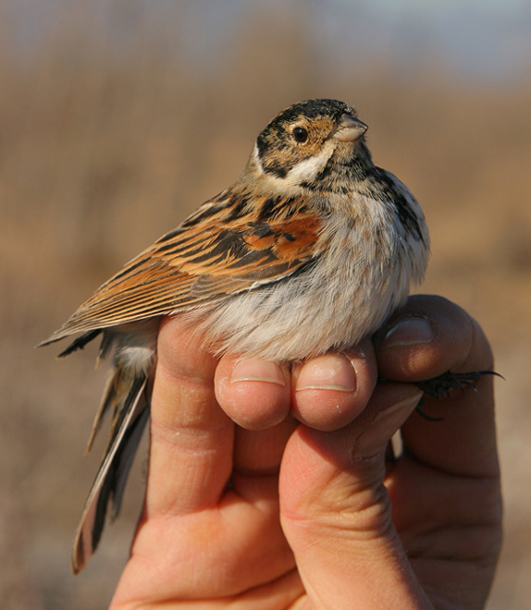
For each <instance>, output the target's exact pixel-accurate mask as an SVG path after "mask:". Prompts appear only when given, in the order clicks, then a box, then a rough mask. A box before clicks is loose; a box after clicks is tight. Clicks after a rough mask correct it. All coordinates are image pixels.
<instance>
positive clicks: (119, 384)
mask: <svg viewBox="0 0 531 610" xmlns="http://www.w3.org/2000/svg"><path fill="white" fill-rule="evenodd" d="M147 379H148V375H147V374H146V373H138V374H129V373H128V372H127V371H125V372H124V371H123V370H122V369H116V370H115V371H114V374H113V376H112V377H111V380H110V383H109V386H108V388H107V391H106V393H105V395H104V399H103V402H102V407H101V408H100V411H99V413H98V416H97V418H96V419H97V421H96V422H95V428H94V430H93V434H92V436H91V440H90V441H89V446H90V445H91V444H92V440H93V438H94V433H95V430H96V429H97V426H99V421H98V420H99V419H101V414H102V413H103V412H104V411H105V410H106V409H107V408H108V405H110V404H112V406H113V407H114V413H115V416H114V418H113V424H112V430H111V435H110V438H109V442H108V445H107V448H106V450H105V453H104V456H103V460H102V463H101V466H100V468H99V470H98V473H97V475H96V478H95V479H94V483H93V484H92V488H91V490H90V493H89V496H88V498H87V501H86V502H85V506H84V508H83V512H82V514H81V519H80V522H79V525H78V528H77V530H76V535H75V539H74V547H73V549H72V571H73V572H74V574H77V573H78V572H80V571H81V570H82V569H83V568H84V567H85V564H86V562H87V561H88V559H89V557H90V556H91V555H92V553H94V551H95V550H96V548H97V546H98V543H99V541H100V538H101V534H102V532H103V528H104V526H105V517H106V514H107V508H108V505H109V502H110V503H111V504H112V508H111V518H112V519H114V518H116V517H117V516H118V514H119V512H120V507H121V503H122V497H123V493H124V489H125V484H126V481H127V476H128V474H129V470H130V468H131V465H132V463H133V459H134V456H135V453H136V450H137V448H138V445H139V443H140V440H141V438H142V432H143V431H144V428H145V425H146V422H147V421H148V419H149V404H148V400H147V396H146V383H147ZM106 402H107V406H105V403H106Z"/></svg>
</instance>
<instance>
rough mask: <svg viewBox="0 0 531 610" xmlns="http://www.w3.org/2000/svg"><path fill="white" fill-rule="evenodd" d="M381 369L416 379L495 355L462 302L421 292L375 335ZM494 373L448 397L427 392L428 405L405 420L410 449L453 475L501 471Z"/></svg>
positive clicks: (487, 361) (474, 367)
mask: <svg viewBox="0 0 531 610" xmlns="http://www.w3.org/2000/svg"><path fill="white" fill-rule="evenodd" d="M375 342H376V345H377V348H376V356H377V361H378V370H379V371H380V373H381V374H382V375H383V376H385V377H386V378H389V379H392V380H393V381H395V380H396V381H402V382H414V381H422V380H426V379H430V378H432V377H436V376H438V375H440V374H442V373H446V372H447V371H449V370H450V371H452V372H470V371H482V370H492V367H493V356H492V351H491V349H490V346H489V343H488V341H487V339H486V337H485V335H484V333H483V331H482V330H481V327H480V326H479V324H477V322H476V321H475V320H473V319H472V318H471V317H470V316H469V315H468V314H467V313H466V312H465V311H464V310H462V309H461V308H460V307H458V306H457V305H455V304H453V303H451V302H450V301H448V300H446V299H443V298H441V297H435V296H427V295H417V296H414V297H411V298H410V299H409V301H408V302H407V304H406V305H405V306H404V307H403V308H402V309H400V310H399V311H397V312H396V313H395V314H394V315H393V316H392V317H391V318H390V320H389V321H388V323H387V324H386V325H385V327H384V328H382V329H381V330H380V331H379V332H378V333H377V335H376V336H375ZM492 386H493V377H492V375H483V376H482V377H481V379H480V381H479V382H478V383H477V391H474V388H470V387H468V388H465V389H464V390H463V392H461V391H455V390H454V391H452V393H451V395H450V397H449V398H445V399H441V400H434V399H431V398H429V397H426V403H425V405H424V406H423V407H422V409H423V411H425V412H426V413H427V414H429V415H430V416H433V417H437V418H442V419H441V421H436V422H433V421H427V420H426V419H424V418H422V417H421V416H420V415H419V414H417V413H414V414H413V415H412V416H411V417H410V418H409V419H408V421H407V422H406V423H405V424H404V426H403V428H402V440H403V443H404V446H405V448H406V450H407V451H408V453H409V454H411V455H412V456H414V457H416V458H417V459H418V460H420V461H421V462H422V463H424V464H426V465H428V466H432V467H434V468H437V469H440V470H442V471H444V472H448V473H450V474H456V475H464V476H472V477H489V476H497V474H498V472H499V465H498V459H497V451H496V433H495V421H494V397H493V387H492Z"/></svg>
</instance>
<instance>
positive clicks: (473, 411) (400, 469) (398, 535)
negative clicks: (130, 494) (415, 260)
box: [111, 296, 501, 610]
mask: <svg viewBox="0 0 531 610" xmlns="http://www.w3.org/2000/svg"><path fill="white" fill-rule="evenodd" d="M426 321H428V325H427V326H426V324H425V322H426ZM397 324H398V325H397ZM430 326H431V330H432V332H431V333H430ZM392 327H394V329H395V330H394V332H393V331H392V330H391V328H392ZM195 343H196V341H195V338H194V337H193V333H192V332H190V331H189V330H186V329H185V328H184V327H183V324H182V322H180V321H179V320H178V319H171V320H167V321H165V322H164V324H163V326H162V328H161V333H160V336H159V352H158V353H159V362H158V367H157V375H156V381H155V384H154V389H153V402H152V424H151V454H150V466H149V476H148V483H147V493H146V505H145V511H144V515H143V518H142V521H141V523H140V525H139V528H138V531H137V535H136V538H135V541H134V543H133V547H132V554H131V558H130V560H129V562H128V564H127V566H126V568H125V570H124V573H123V575H122V579H121V581H120V583H119V586H118V589H117V591H116V594H115V597H114V600H113V603H112V606H111V607H112V608H114V609H117V608H132V607H134V608H147V607H149V608H156V607H159V606H160V607H163V606H164V607H170V606H171V607H191V606H198V605H200V606H201V607H211V608H217V607H219V608H222V607H225V606H228V605H229V604H239V605H241V606H245V607H250V608H257V609H258V608H260V609H262V608H263V609H269V608H275V609H277V608H295V607H296V608H303V607H304V608H326V609H332V608H333V609H336V608H337V609H341V608H351V607H352V605H353V603H355V605H356V608H359V609H364V608H367V609H369V608H371V609H373V608H396V609H397V610H398V609H400V608H407V609H408V610H410V609H412V608H423V609H424V608H426V609H427V608H450V607H451V608H462V609H467V610H468V609H479V608H483V607H484V603H485V599H486V596H487V594H488V591H489V588H490V584H491V582H492V578H493V574H494V569H495V565H496V561H497V557H498V553H499V547H500V539H501V499H500V485H499V468H498V462H497V455H496V444H495V428H494V409H493V393H492V378H491V377H490V376H484V377H482V379H481V381H480V383H479V384H478V390H479V392H477V393H476V392H474V391H471V390H470V389H468V390H466V391H465V392H464V393H460V392H457V393H455V394H453V395H452V397H451V398H450V399H445V400H441V401H437V402H436V403H435V402H434V401H432V400H430V399H428V400H427V402H426V405H425V406H424V407H423V410H424V411H426V412H427V413H429V414H430V415H433V416H440V417H443V418H444V419H443V420H442V421H440V422H429V421H426V420H425V419H423V418H422V417H420V416H419V415H418V414H416V413H413V411H414V409H415V406H416V404H417V403H418V400H419V398H420V392H419V390H418V389H417V388H416V387H415V386H413V385H410V384H408V383H407V382H411V381H417V380H422V379H426V378H431V377H434V376H436V375H439V374H441V373H443V372H445V371H447V370H448V369H451V370H452V371H470V370H481V369H489V368H492V355H491V352H490V348H489V346H488V343H487V341H486V339H485V337H484V335H483V333H482V332H481V329H480V328H479V326H478V325H477V324H476V323H475V322H474V321H472V320H471V318H470V317H469V316H468V315H467V314H466V313H465V312H464V311H462V310H461V309H459V308H457V307H456V306H455V305H452V304H451V303H449V302H448V301H445V300H444V299H440V298H437V297H426V296H422V297H412V298H410V300H409V302H408V304H407V305H406V307H405V308H403V309H402V310H400V311H399V312H397V313H396V314H395V315H394V316H393V317H392V319H391V320H390V321H389V322H388V323H387V324H386V326H385V327H384V328H383V329H382V330H381V331H379V332H378V333H377V335H376V336H375V338H374V343H375V345H376V346H377V347H376V349H374V348H373V344H372V343H371V342H370V341H368V340H366V341H364V342H362V344H361V345H360V346H358V347H357V348H356V349H354V350H352V352H350V353H349V354H348V355H346V356H345V355H338V354H327V355H325V356H322V357H320V358H317V359H313V360H310V361H308V362H306V363H305V364H304V365H302V366H300V365H299V366H295V367H294V368H293V370H292V371H289V370H288V369H287V368H286V367H278V366H277V365H272V364H271V363H265V362H263V361H241V362H238V360H237V359H236V358H234V357H231V356H226V357H224V358H222V359H221V360H220V361H219V362H218V361H216V360H215V359H213V358H212V357H211V356H209V355H208V354H206V353H204V352H200V351H198V350H197V348H196V347H195ZM377 371H378V373H379V374H380V375H382V376H383V377H385V378H387V379H393V380H396V381H399V382H402V383H392V382H386V383H378V384H377V383H376V381H377ZM265 379H269V381H265ZM404 382H405V383H404ZM220 406H221V408H220ZM233 421H235V422H237V424H234V423H233ZM299 421H300V422H302V423H301V424H298V422H299ZM400 427H401V434H402V438H403V444H404V451H403V453H402V454H401V455H397V456H394V455H393V453H392V451H391V450H390V444H389V439H390V438H391V436H392V435H393V433H394V432H395V431H396V430H397V429H398V428H400ZM229 481H230V485H228V482H229Z"/></svg>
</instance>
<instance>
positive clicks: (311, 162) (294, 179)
mask: <svg viewBox="0 0 531 610" xmlns="http://www.w3.org/2000/svg"><path fill="white" fill-rule="evenodd" d="M329 158H330V154H329V153H328V151H326V150H323V151H322V152H321V154H319V155H315V156H313V157H310V158H309V159H305V160H304V161H301V162H300V163H297V165H294V166H293V167H292V168H291V169H290V170H289V172H288V173H287V174H286V178H285V179H286V180H287V181H288V182H290V183H291V184H300V183H301V182H311V181H312V180H313V179H314V178H315V177H316V176H317V174H318V173H319V172H320V171H321V170H322V169H323V168H324V166H325V165H326V163H327V161H328V159H329Z"/></svg>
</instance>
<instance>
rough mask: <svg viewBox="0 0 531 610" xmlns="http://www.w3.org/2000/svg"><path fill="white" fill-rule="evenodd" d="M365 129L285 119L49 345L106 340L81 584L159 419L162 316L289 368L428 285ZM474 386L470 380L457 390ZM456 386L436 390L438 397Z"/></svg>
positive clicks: (297, 108)
mask: <svg viewBox="0 0 531 610" xmlns="http://www.w3.org/2000/svg"><path fill="white" fill-rule="evenodd" d="M366 130H367V125H365V124H364V123H362V122H361V121H360V120H359V119H358V118H357V116H356V112H355V110H354V109H353V108H352V107H351V106H349V105H348V104H345V103H343V102H339V101H335V100H327V99H322V100H308V101H304V102H301V103H298V104H295V105H293V106H291V107H289V108H287V109H286V110H284V111H282V112H281V113H280V114H279V115H277V116H276V117H275V118H274V119H273V120H272V121H271V122H270V123H269V125H268V126H267V127H266V128H265V129H264V130H263V131H262V132H261V133H260V135H259V136H258V138H257V140H256V144H255V146H254V148H253V151H252V153H251V156H250V158H249V161H248V163H247V166H246V167H245V169H244V171H243V173H242V175H241V176H240V178H239V179H238V180H237V181H236V183H235V184H233V185H232V186H231V187H230V188H228V189H227V190H225V191H223V192H222V193H220V194H219V195H216V196H215V197H214V198H213V199H211V200H209V201H207V202H206V203H204V204H203V205H202V206H200V207H199V208H198V210H197V211H196V212H195V213H193V214H192V215H191V216H190V217H188V218H187V219H186V220H185V221H184V222H183V223H182V224H181V225H180V226H179V227H177V228H176V229H174V230H173V231H170V232H169V233H167V234H166V235H164V236H163V237H161V238H160V239H159V240H157V241H156V242H155V243H154V244H153V245H152V246H150V247H149V248H148V249H147V250H145V251H144V252H142V253H141V254H140V255H138V256H137V257H136V258H134V259H133V260H132V261H131V262H129V263H128V264H127V265H125V267H123V269H122V270H121V271H119V272H118V273H117V274H116V275H114V276H113V277H112V278H111V279H110V280H108V281H107V282H106V283H105V284H103V286H101V287H100V288H99V289H98V290H97V291H96V293H95V294H94V295H93V296H92V297H91V298H90V299H88V301H86V302H85V303H84V304H83V305H81V307H80V308H79V309H78V310H77V311H76V312H75V313H74V314H73V315H72V317H71V318H70V319H69V320H68V321H67V322H66V323H65V324H64V325H63V326H62V327H61V328H60V329H59V330H58V331H56V332H55V333H54V334H53V335H52V336H51V337H50V338H48V339H47V340H46V341H44V342H43V343H42V345H44V344H48V343H52V342H54V341H58V340H60V339H63V338H64V337H67V336H69V335H71V334H74V333H79V332H81V333H83V334H81V336H79V337H78V338H77V339H75V340H74V341H73V343H71V344H70V345H69V347H67V348H66V349H65V350H64V351H63V352H62V353H61V354H60V355H61V356H66V355H68V354H70V353H71V352H73V351H75V350H77V349H79V348H82V347H84V346H85V345H86V344H87V343H88V342H89V341H91V340H92V339H95V338H96V337H97V336H99V335H101V336H102V340H101V347H100V352H99V356H98V359H99V360H101V359H102V358H105V357H106V356H108V355H111V354H112V358H113V365H114V368H113V373H112V376H111V378H110V380H109V383H108V386H107V389H106V391H105V394H104V396H103V400H102V403H101V406H100V408H99V411H98V413H97V415H96V419H95V422H94V428H93V431H92V435H91V437H90V440H89V445H88V446H89V449H90V447H91V445H92V442H93V440H94V436H95V434H96V432H97V431H98V429H99V427H100V424H101V421H102V418H103V416H104V414H105V413H106V412H107V411H109V410H111V411H112V413H113V417H112V425H111V432H110V438H109V443H108V445H107V449H106V451H105V454H104V457H103V462H102V464H101V467H100V469H99V471H98V474H97V476H96V479H95V481H94V484H93V486H92V489H91V492H90V495H89V497H88V500H87V502H86V504H85V508H84V510H83V514H82V518H81V522H80V525H79V527H78V530H77V533H76V539H75V543H74V550H73V557H72V567H73V571H74V572H78V571H79V570H81V569H82V568H83V567H84V565H85V563H86V561H87V560H88V558H89V557H90V555H91V554H92V553H93V552H94V550H95V549H96V547H97V545H98V542H99V540H100V536H101V533H102V530H103V526H104V523H105V515H106V511H107V505H108V503H109V501H110V502H111V503H112V514H113V516H116V515H117V514H118V512H119V510H120V504H121V500H122V495H123V491H124V486H125V482H126V478H127V475H128V472H129V468H130V466H131V463H132V460H133V456H134V453H135V450H136V448H137V446H138V443H139V441H140V437H141V435H142V431H143V429H144V427H145V424H146V422H147V419H148V417H149V401H150V397H149V395H148V391H147V389H146V388H147V387H148V380H149V379H150V378H151V377H152V376H153V372H154V371H153V369H154V362H155V354H156V344H157V333H158V328H159V322H160V318H161V316H165V315H179V316H184V317H185V318H186V319H187V320H188V321H189V322H190V324H193V325H194V326H195V327H196V328H197V329H198V331H200V333H199V334H198V336H202V337H204V342H205V346H206V347H207V348H208V349H209V350H211V351H212V352H213V353H215V354H218V355H220V354H223V353H225V352H232V353H237V354H241V355H242V356H251V357H260V358H265V359H269V360H274V361H277V362H291V361H297V360H302V359H305V358H310V357H312V356H316V355H318V354H322V353H324V352H327V351H329V350H334V351H341V350H345V349H348V348H349V347H351V346H353V345H354V344H356V343H357V342H358V341H360V340H361V339H362V338H363V337H366V336H367V335H370V334H371V333H373V332H374V331H375V330H376V329H377V328H378V327H379V326H380V325H381V324H382V323H383V322H384V320H385V319H386V318H387V317H388V316H389V315H390V314H391V312H393V311H394V310H395V309H396V308H397V307H399V306H400V305H402V304H403V303H404V302H405V300H406V298H407V296H408V293H409V289H410V285H411V284H412V283H413V284H417V283H419V282H420V281H421V280H422V278H423V276H424V272H425V269H426V265H427V262H428V255H429V236H428V228H427V226H426V221H425V219H424V214H423V213H422V210H421V208H420V206H419V204H418V203H417V201H416V200H415V198H414V197H413V195H412V194H411V193H410V192H409V190H408V189H407V187H406V186H405V185H404V184H402V182H400V181H399V180H398V179H397V178H396V177H395V176H393V174H391V173H390V172H388V171H386V170H384V169H381V168H379V167H376V166H375V165H374V164H373V162H372V159H371V153H370V152H369V149H368V148H367V145H366V142H365V132H366ZM473 380H474V378H470V377H466V376H464V377H463V381H462V382H460V381H459V380H458V382H457V386H458V387H460V385H462V383H465V384H466V383H470V381H473ZM441 383H442V386H441ZM452 383H453V384H454V385H456V382H455V380H453V381H452V380H450V382H448V380H445V381H443V382H439V385H438V386H437V388H438V390H436V392H435V393H437V392H439V393H440V394H441V392H442V394H444V393H447V391H448V387H449V385H452ZM441 387H442V391H441ZM423 389H424V390H425V391H427V392H428V393H430V387H429V385H426V386H425V387H423Z"/></svg>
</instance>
